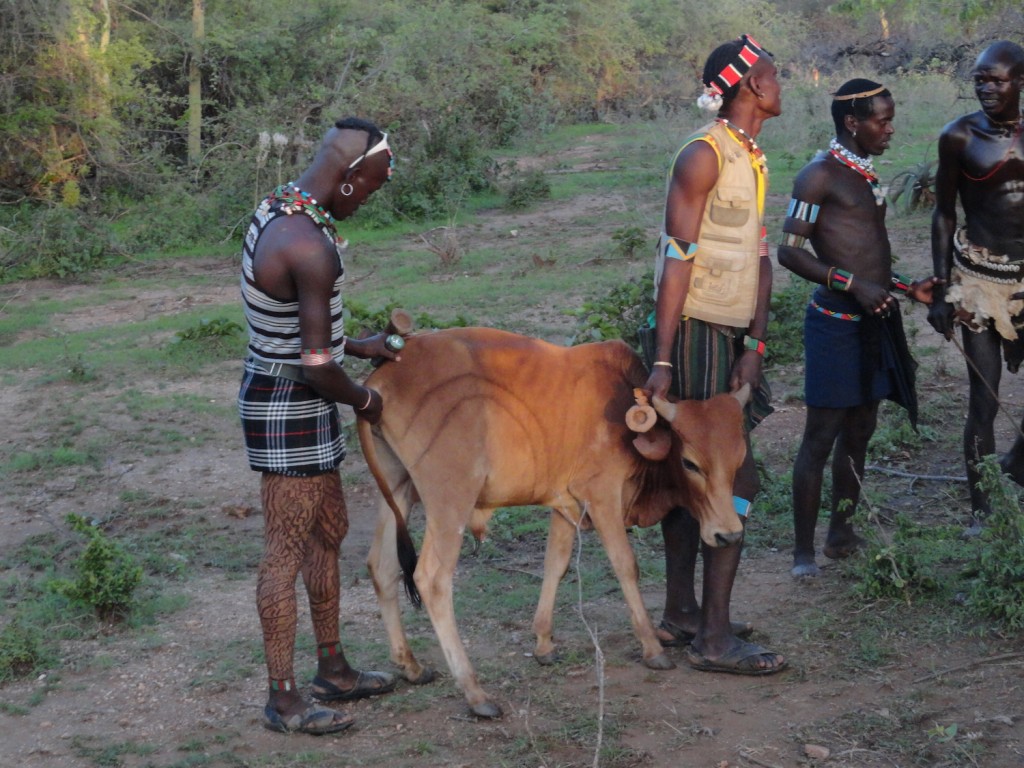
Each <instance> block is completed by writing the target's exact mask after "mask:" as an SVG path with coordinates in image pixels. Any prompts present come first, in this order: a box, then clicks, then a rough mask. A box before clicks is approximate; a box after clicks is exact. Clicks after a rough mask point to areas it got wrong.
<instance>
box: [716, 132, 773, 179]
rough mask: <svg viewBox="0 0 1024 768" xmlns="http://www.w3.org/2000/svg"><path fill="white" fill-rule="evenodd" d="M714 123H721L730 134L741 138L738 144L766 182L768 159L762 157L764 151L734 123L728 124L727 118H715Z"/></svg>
mask: <svg viewBox="0 0 1024 768" xmlns="http://www.w3.org/2000/svg"><path fill="white" fill-rule="evenodd" d="M715 122H717V123H721V124H722V125H724V126H725V127H726V129H728V130H729V131H731V132H732V133H738V134H739V135H740V136H741V137H743V141H741V142H740V143H741V144H743V145H744V148H745V149H746V150H747V154H748V155H750V159H751V160H752V161H753V165H754V167H755V168H756V169H757V170H758V171H759V172H760V174H761V176H763V177H764V180H765V182H767V181H768V159H767V158H766V157H765V155H764V150H762V149H761V148H760V147H759V146H757V142H756V141H754V137H753V136H751V135H750V134H749V133H747V132H746V131H744V130H743V129H742V128H740V127H739V126H738V125H736V124H735V123H732V122H730V121H729V118H727V117H717V118H715Z"/></svg>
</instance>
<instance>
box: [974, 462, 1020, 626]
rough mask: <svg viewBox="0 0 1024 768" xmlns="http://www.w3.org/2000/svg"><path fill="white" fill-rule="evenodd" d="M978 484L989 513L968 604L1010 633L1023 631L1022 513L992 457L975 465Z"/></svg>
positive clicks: (1009, 484)
mask: <svg viewBox="0 0 1024 768" xmlns="http://www.w3.org/2000/svg"><path fill="white" fill-rule="evenodd" d="M977 466H978V471H979V473H980V475H981V479H980V481H979V482H978V485H979V486H980V487H981V488H982V489H983V490H984V491H985V492H986V493H987V494H988V499H989V504H990V505H991V507H992V513H991V514H990V515H989V517H988V518H987V519H986V520H985V528H984V530H983V532H982V538H981V545H982V546H981V552H980V553H979V555H978V573H977V578H976V579H975V581H974V582H973V585H972V587H971V590H970V593H969V596H968V605H969V606H971V607H972V608H974V609H975V610H977V611H979V612H980V613H982V614H984V615H986V616H991V617H992V618H994V619H996V620H998V621H1000V622H1001V623H1002V624H1003V625H1004V626H1006V627H1007V628H1008V629H1011V630H1021V629H1024V514H1022V512H1021V505H1020V495H1019V493H1018V491H1017V488H1016V487H1015V486H1013V485H1012V481H1011V480H1010V479H1009V478H1008V477H1006V476H1004V475H1003V474H1002V470H1001V468H1000V467H999V461H998V459H997V458H996V457H995V456H986V457H984V458H983V459H982V460H981V461H980V462H978V465H977Z"/></svg>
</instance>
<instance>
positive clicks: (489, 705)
mask: <svg viewBox="0 0 1024 768" xmlns="http://www.w3.org/2000/svg"><path fill="white" fill-rule="evenodd" d="M469 709H470V711H471V712H472V713H473V714H474V715H476V716H477V717H480V718H484V719H487V720H495V719H497V718H499V717H501V707H499V706H498V705H497V704H495V703H494V702H493V701H490V700H488V699H484V700H483V701H481V702H480V703H479V704H470V705H469Z"/></svg>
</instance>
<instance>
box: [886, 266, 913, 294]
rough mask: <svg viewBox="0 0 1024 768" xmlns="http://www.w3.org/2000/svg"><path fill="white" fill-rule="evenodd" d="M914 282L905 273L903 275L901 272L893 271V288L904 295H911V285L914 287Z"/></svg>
mask: <svg viewBox="0 0 1024 768" xmlns="http://www.w3.org/2000/svg"><path fill="white" fill-rule="evenodd" d="M913 284H914V282H913V281H912V280H908V279H907V278H905V277H904V276H903V275H901V274H900V273H899V272H893V273H892V286H891V289H892V290H893V291H897V292H899V293H902V294H903V295H904V296H910V289H911V287H913Z"/></svg>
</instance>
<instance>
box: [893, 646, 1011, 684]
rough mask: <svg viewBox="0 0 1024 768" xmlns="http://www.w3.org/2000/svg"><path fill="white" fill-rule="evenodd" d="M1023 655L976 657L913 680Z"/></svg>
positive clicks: (923, 679)
mask: <svg viewBox="0 0 1024 768" xmlns="http://www.w3.org/2000/svg"><path fill="white" fill-rule="evenodd" d="M1022 657H1024V653H1022V652H1015V653H1000V654H997V655H995V656H986V657H985V658H983V659H975V660H974V661H969V662H967V663H966V664H960V665H959V666H956V667H950V668H949V669H940V670H939V671H938V672H932V673H930V674H927V675H924V676H923V677H919V678H917V679H915V680H914V681H913V682H915V683H923V682H925V681H927V680H931V679H933V678H936V677H942V676H943V675H949V674H952V673H953V672H962V671H963V670H965V669H971V668H972V667H978V666H981V665H982V664H989V663H991V662H993V661H1008V660H1009V659H1019V658H1022Z"/></svg>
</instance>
